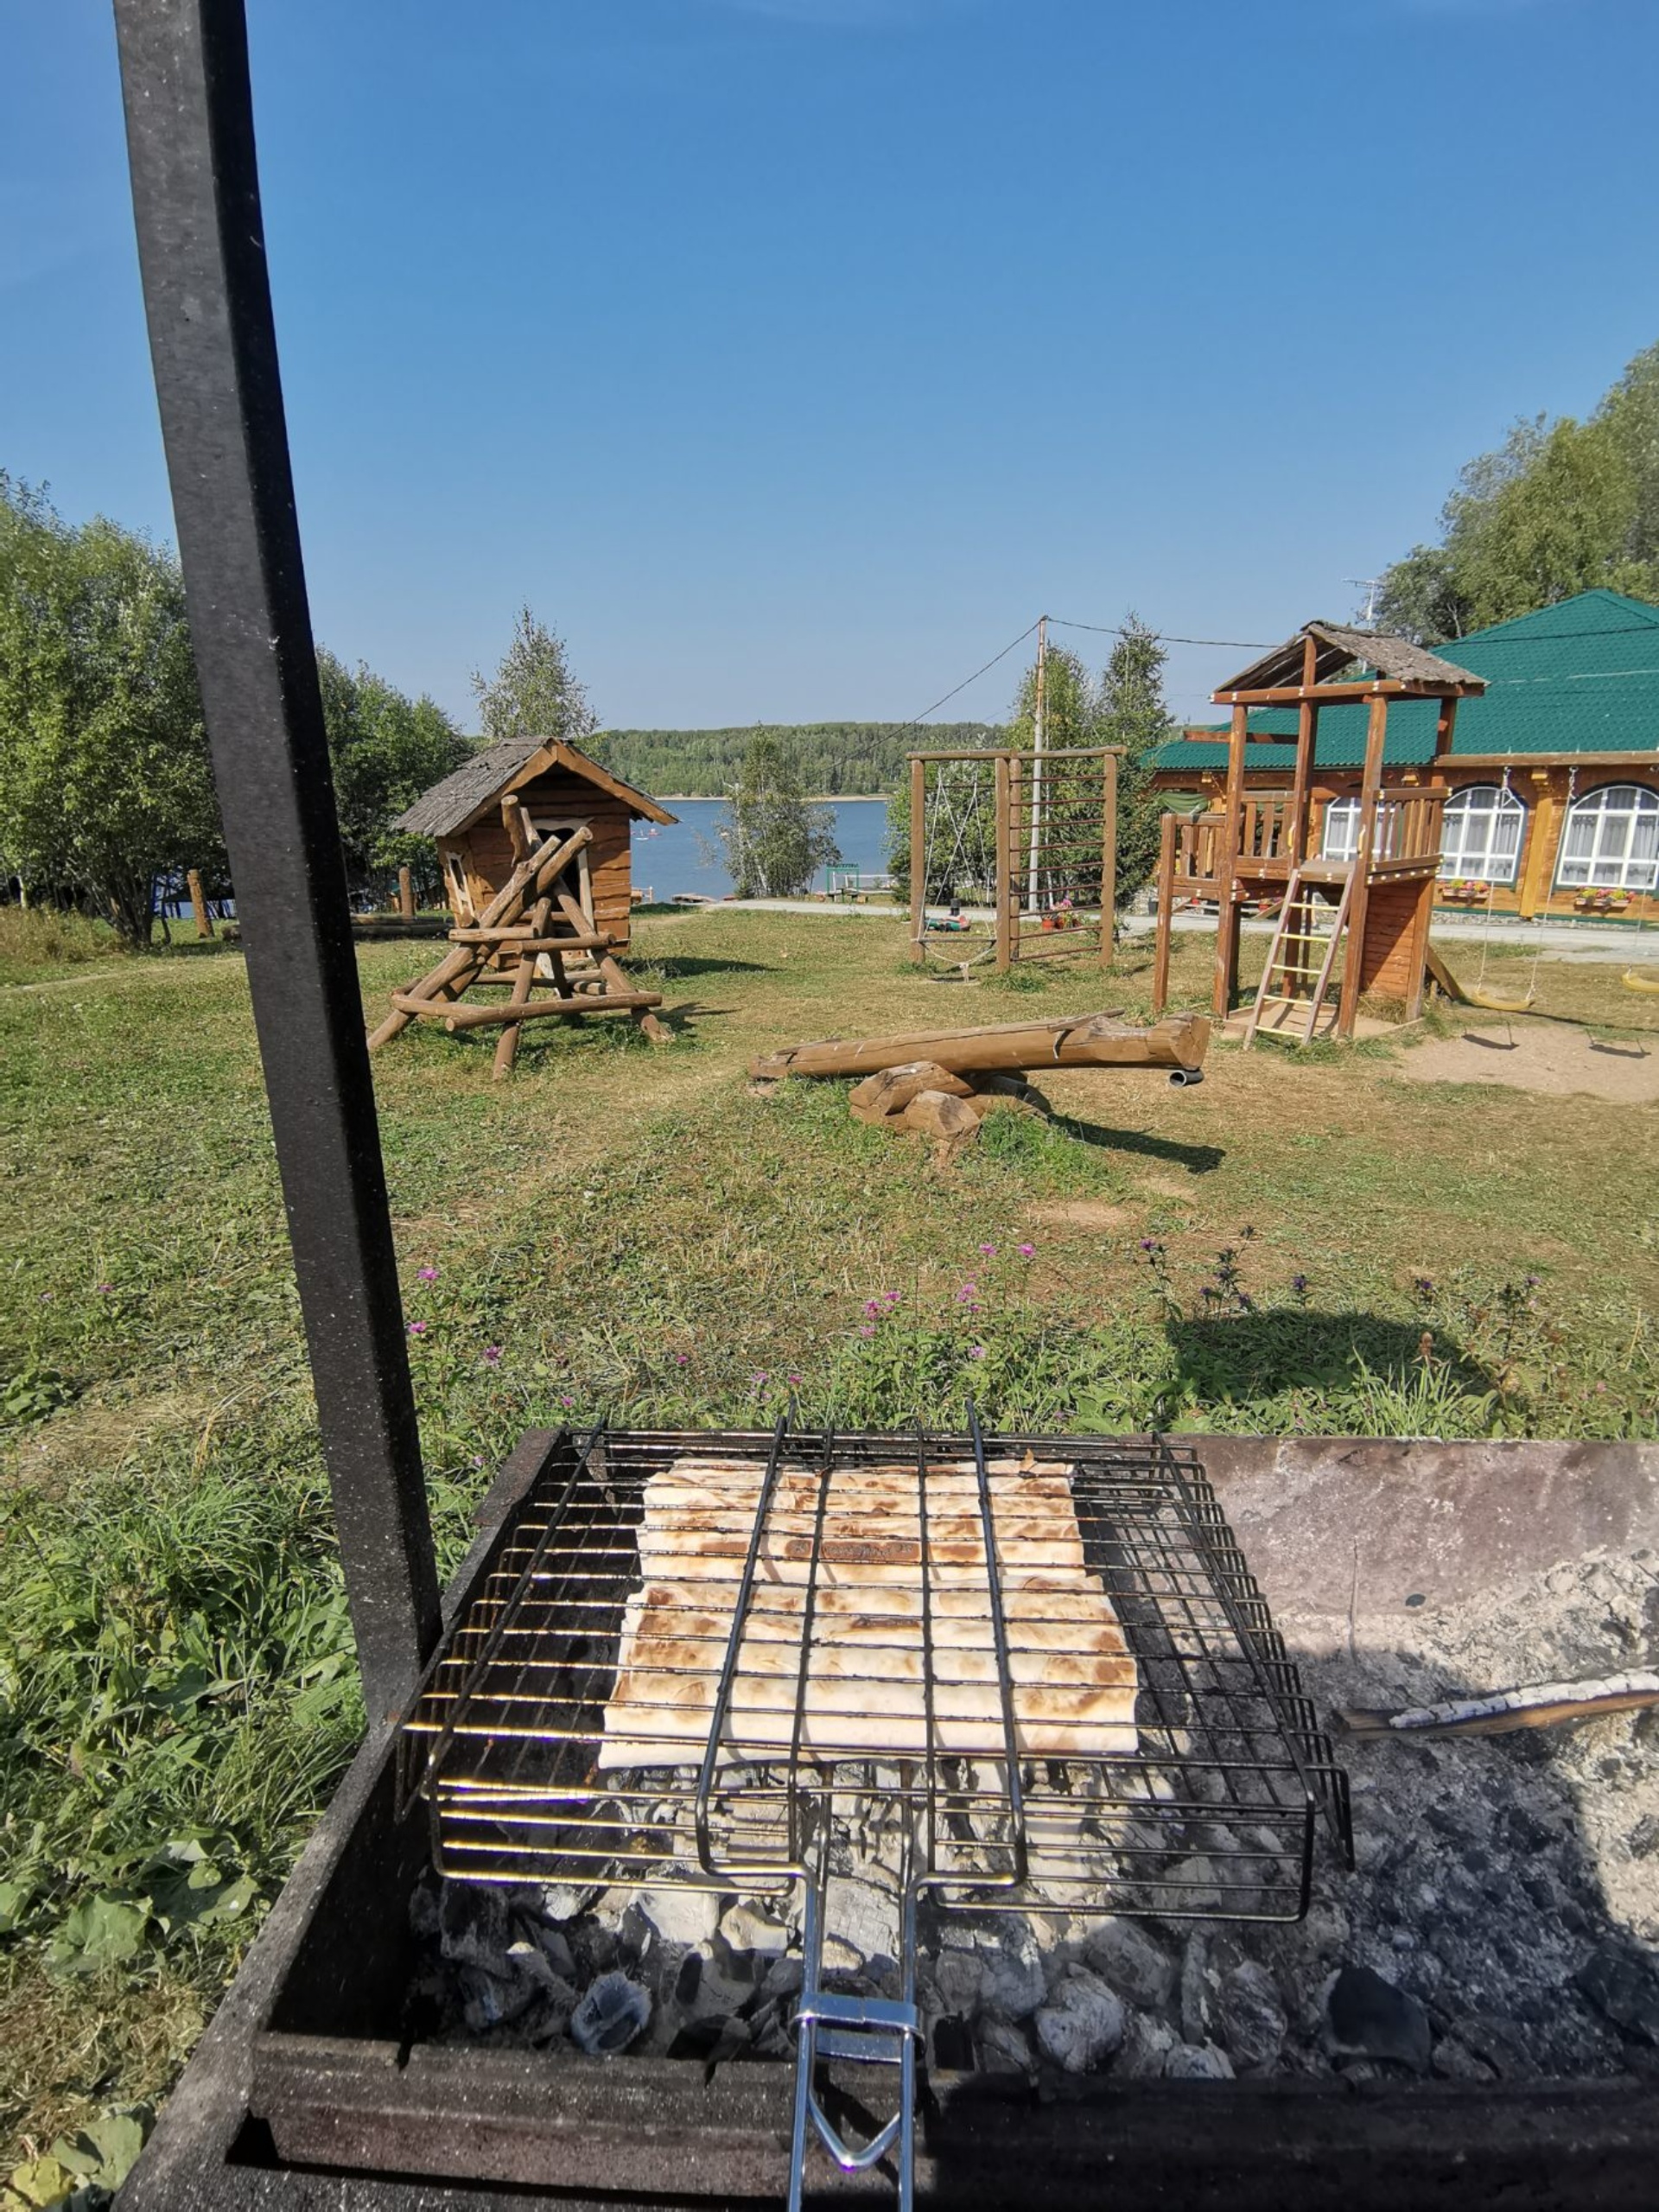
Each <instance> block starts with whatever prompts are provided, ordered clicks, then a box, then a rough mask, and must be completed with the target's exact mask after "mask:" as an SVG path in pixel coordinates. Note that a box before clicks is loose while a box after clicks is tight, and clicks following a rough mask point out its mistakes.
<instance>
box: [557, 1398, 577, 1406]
mask: <svg viewBox="0 0 1659 2212" xmlns="http://www.w3.org/2000/svg"><path fill="white" fill-rule="evenodd" d="M559 1403H560V1404H561V1405H562V1406H574V1405H575V1399H574V1398H561V1399H560V1400H559Z"/></svg>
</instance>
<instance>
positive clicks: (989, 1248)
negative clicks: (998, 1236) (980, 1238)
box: [979, 1244, 996, 1260]
mask: <svg viewBox="0 0 1659 2212" xmlns="http://www.w3.org/2000/svg"><path fill="white" fill-rule="evenodd" d="M979 1249H980V1250H981V1251H982V1253H983V1254H984V1255H985V1256H986V1258H987V1259H988V1260H994V1259H995V1257H996V1247H995V1244H982V1245H981V1246H980V1248H979Z"/></svg>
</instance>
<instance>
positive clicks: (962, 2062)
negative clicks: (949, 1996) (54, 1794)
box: [932, 2012, 974, 2074]
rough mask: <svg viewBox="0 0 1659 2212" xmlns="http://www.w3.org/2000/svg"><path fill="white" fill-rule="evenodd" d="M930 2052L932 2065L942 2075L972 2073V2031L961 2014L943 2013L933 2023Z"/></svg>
mask: <svg viewBox="0 0 1659 2212" xmlns="http://www.w3.org/2000/svg"><path fill="white" fill-rule="evenodd" d="M932 2051H933V2063H934V2065H935V2066H937V2067H938V2069H940V2071H941V2072H942V2073H945V2074H970V2073H972V2071H973V2069H974V2031H973V2028H972V2026H971V2024H969V2022H968V2021H967V2020H966V2019H964V2018H963V2016H962V2014H961V2013H959V2012H947V2013H944V2015H943V2016H942V2017H941V2018H938V2019H937V2020H936V2021H935V2022H934V2023H933V2044H932Z"/></svg>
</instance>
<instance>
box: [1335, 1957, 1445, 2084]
mask: <svg viewBox="0 0 1659 2212" xmlns="http://www.w3.org/2000/svg"><path fill="white" fill-rule="evenodd" d="M1325 2021H1326V2026H1327V2029H1328V2032H1329V2036H1330V2042H1331V2048H1332V2050H1333V2051H1334V2052H1336V2053H1337V2054H1338V2056H1343V2057H1355V2058H1371V2059H1376V2058H1385V2059H1391V2060H1393V2061H1394V2062H1395V2064H1397V2065H1401V2066H1408V2067H1410V2069H1412V2071H1413V2072H1414V2073H1416V2074H1424V2073H1427V2070H1428V2062H1429V2056H1430V2050H1431V2046H1432V2042H1433V2038H1432V2037H1431V2035H1430V2032H1429V2025H1428V2015H1427V2012H1424V2010H1423V2008H1422V2006H1421V2004H1420V2003H1419V2002H1418V2000H1417V1999H1416V1998H1414V1996H1412V1995H1411V1993H1409V1991H1408V1990H1404V1989H1400V1988H1397V1987H1396V1986H1395V1984H1394V1983H1393V1982H1391V1981H1385V1980H1383V1976H1382V1975H1381V1974H1377V1973H1376V1972H1374V1971H1373V1969H1372V1968H1371V1967H1367V1966H1357V1965H1355V1964H1354V1963H1352V1961H1350V1962H1349V1963H1348V1964H1346V1965H1344V1966H1343V1967H1340V1968H1338V1972H1337V1974H1336V1977H1335V1979H1334V1980H1333V1981H1332V1984H1331V1986H1330V1989H1329V1990H1328V1991H1327V1993H1326V1994H1325Z"/></svg>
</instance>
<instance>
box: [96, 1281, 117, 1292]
mask: <svg viewBox="0 0 1659 2212" xmlns="http://www.w3.org/2000/svg"><path fill="white" fill-rule="evenodd" d="M98 1287H99V1290H100V1291H109V1290H113V1289H114V1288H115V1285H114V1284H113V1283H112V1282H101V1283H99V1285H98Z"/></svg>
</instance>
